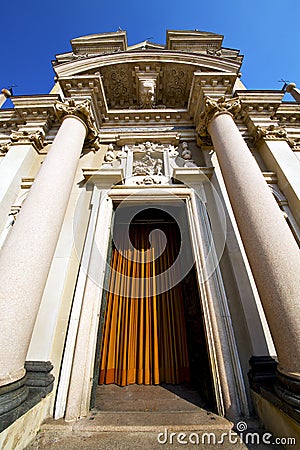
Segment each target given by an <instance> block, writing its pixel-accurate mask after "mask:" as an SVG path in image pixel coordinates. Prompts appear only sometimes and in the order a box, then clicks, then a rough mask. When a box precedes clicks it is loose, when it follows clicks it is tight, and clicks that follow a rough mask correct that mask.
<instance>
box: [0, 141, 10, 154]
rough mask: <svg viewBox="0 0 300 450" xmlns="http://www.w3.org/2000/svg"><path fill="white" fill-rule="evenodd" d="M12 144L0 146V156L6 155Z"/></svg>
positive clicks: (7, 143) (6, 143)
mask: <svg viewBox="0 0 300 450" xmlns="http://www.w3.org/2000/svg"><path fill="white" fill-rule="evenodd" d="M10 145H11V143H10V142H5V144H0V155H6V153H7V152H8V150H9V147H10Z"/></svg>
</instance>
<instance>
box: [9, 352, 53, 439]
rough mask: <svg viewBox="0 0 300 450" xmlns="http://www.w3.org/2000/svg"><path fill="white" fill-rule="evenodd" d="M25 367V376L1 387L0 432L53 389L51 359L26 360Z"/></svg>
mask: <svg viewBox="0 0 300 450" xmlns="http://www.w3.org/2000/svg"><path fill="white" fill-rule="evenodd" d="M25 368H26V370H27V374H26V375H25V377H23V378H22V379H21V380H18V381H15V382H14V383H11V384H9V385H5V386H2V387H0V433H1V431H3V430H5V429H6V428H7V427H9V426H10V425H11V424H12V423H13V422H15V421H16V420H17V419H18V418H19V417H21V416H22V415H23V414H25V413H26V412H27V411H29V409H31V408H32V407H33V406H34V405H36V404H37V403H38V402H39V401H40V400H41V399H42V398H43V397H46V395H47V394H49V393H50V392H51V391H52V389H53V382H54V376H53V375H51V374H50V372H51V370H52V368H53V366H52V364H51V363H50V362H49V361H48V362H44V361H33V362H31V361H30V362H26V363H25Z"/></svg>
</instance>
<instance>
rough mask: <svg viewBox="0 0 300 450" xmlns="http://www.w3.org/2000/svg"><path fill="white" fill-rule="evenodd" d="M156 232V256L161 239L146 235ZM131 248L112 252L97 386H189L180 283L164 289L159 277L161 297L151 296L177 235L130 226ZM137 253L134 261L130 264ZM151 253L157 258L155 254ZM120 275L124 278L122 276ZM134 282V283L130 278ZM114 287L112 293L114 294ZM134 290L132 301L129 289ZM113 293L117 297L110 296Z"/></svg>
mask: <svg viewBox="0 0 300 450" xmlns="http://www.w3.org/2000/svg"><path fill="white" fill-rule="evenodd" d="M157 228H160V229H161V230H162V231H163V232H164V233H165V235H166V238H167V246H166V249H165V250H164V251H163V253H162V254H161V256H160V257H158V258H157V259H156V260H155V259H154V253H155V250H156V251H159V253H160V252H161V249H162V245H163V242H162V240H161V235H159V234H158V235H155V238H153V239H152V248H151V252H152V253H151V258H150V261H149V258H148V260H147V258H146V251H147V250H148V249H149V248H150V243H149V234H150V232H151V231H152V230H153V229H157ZM130 236H131V241H132V244H133V246H134V249H133V250H132V249H127V248H123V249H122V253H120V252H119V251H118V250H117V249H116V248H114V249H113V252H112V260H111V266H112V269H114V270H113V271H112V274H111V278H110V284H109V286H110V288H109V292H108V296H107V305H106V313H105V322H104V330H103V339H102V350H101V366H100V380H99V383H100V384H103V383H105V384H110V383H115V384H118V385H120V386H125V385H128V384H133V383H137V384H159V383H161V382H166V383H172V384H179V383H182V382H184V381H189V364H188V352H187V339H186V330H185V320H184V309H183V296H182V289H181V286H180V284H179V285H176V286H175V287H173V288H172V289H169V290H168V286H170V283H171V282H172V279H171V277H174V276H175V277H176V276H177V275H179V274H170V275H169V276H166V277H165V278H164V283H165V286H164V287H165V290H166V291H165V292H163V293H161V294H157V292H156V286H155V278H154V277H155V275H157V274H159V273H164V272H165V271H166V270H167V269H168V267H170V266H171V265H172V263H173V261H174V260H175V259H176V257H177V253H178V242H179V239H178V235H177V232H176V229H175V226H174V224H159V225H157V224H151V225H145V224H143V225H141V224H135V225H131V227H130ZM137 251H140V252H141V253H140V255H141V258H140V262H136V254H137ZM156 254H157V253H156ZM124 275H126V277H125V276H124ZM135 278H139V279H140V281H139V282H138V283H137V284H134V283H133V282H131V280H132V279H135ZM114 287H117V289H114ZM136 289H138V296H139V298H135V297H136V292H134V290H136ZM114 291H117V292H118V293H119V294H118V295H116V294H115V293H114Z"/></svg>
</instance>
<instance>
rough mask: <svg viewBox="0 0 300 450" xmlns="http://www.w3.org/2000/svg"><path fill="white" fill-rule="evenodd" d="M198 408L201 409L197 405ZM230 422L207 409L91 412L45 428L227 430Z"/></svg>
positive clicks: (66, 429)
mask: <svg viewBox="0 0 300 450" xmlns="http://www.w3.org/2000/svg"><path fill="white" fill-rule="evenodd" d="M198 409H200V408H198ZM232 427H233V423H232V422H230V421H228V420H227V419H224V418H223V417H219V416H217V415H216V414H213V413H210V412H208V411H206V410H200V412H197V413H195V412H186V411H182V412H180V411H176V412H130V413H125V412H123V413H121V412H115V413H112V412H98V411H97V412H93V411H91V413H90V414H89V416H88V417H87V418H83V419H80V420H78V421H74V422H65V421H64V420H63V419H60V420H52V419H51V420H47V421H46V422H45V423H44V424H43V429H44V430H52V429H56V430H58V429H59V430H61V432H64V431H65V432H69V431H76V432H77V431H86V432H110V431H113V432H122V431H127V432H131V431H157V432H160V431H162V430H164V428H167V429H168V430H171V431H188V430H193V431H208V430H219V431H224V432H225V431H228V430H231V429H232Z"/></svg>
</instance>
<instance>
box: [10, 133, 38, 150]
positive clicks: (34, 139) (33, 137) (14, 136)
mask: <svg viewBox="0 0 300 450" xmlns="http://www.w3.org/2000/svg"><path fill="white" fill-rule="evenodd" d="M44 139H45V135H44V134H43V133H42V131H41V130H38V131H35V132H30V131H26V130H23V131H13V132H12V133H11V135H10V140H11V142H12V144H16V143H18V144H31V145H32V146H33V147H34V149H35V150H37V151H39V150H42V148H43V147H44Z"/></svg>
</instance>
